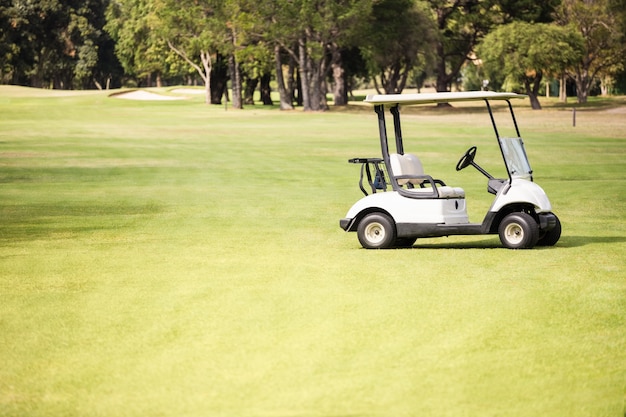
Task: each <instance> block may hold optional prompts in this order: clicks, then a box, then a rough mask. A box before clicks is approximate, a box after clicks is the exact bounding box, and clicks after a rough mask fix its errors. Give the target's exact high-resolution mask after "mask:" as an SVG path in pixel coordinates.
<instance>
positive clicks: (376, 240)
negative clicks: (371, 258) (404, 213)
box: [357, 213, 396, 249]
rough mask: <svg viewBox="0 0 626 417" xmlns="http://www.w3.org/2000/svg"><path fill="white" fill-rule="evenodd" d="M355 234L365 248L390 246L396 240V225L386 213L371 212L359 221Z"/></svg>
mask: <svg viewBox="0 0 626 417" xmlns="http://www.w3.org/2000/svg"><path fill="white" fill-rule="evenodd" d="M357 236H358V237H359V242H361V245H362V246H363V247H364V248H365V249H387V248H391V247H393V244H394V243H395V241H396V226H395V224H394V222H393V220H392V219H391V218H390V217H389V216H387V215H386V214H383V213H371V214H368V215H367V216H365V217H364V218H363V220H361V221H360V222H359V227H358V228H357Z"/></svg>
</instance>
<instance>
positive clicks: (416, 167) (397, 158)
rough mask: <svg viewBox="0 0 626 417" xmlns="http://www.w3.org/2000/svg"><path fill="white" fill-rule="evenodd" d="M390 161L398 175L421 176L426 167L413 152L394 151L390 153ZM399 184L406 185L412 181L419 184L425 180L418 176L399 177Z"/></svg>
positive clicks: (395, 173)
mask: <svg viewBox="0 0 626 417" xmlns="http://www.w3.org/2000/svg"><path fill="white" fill-rule="evenodd" d="M389 161H390V162H391V170H392V171H393V175H394V176H396V177H401V176H420V175H424V168H423V167H422V162H421V161H420V160H419V158H418V157H417V156H415V155H413V154H411V153H405V154H404V155H400V154H397V153H392V154H391V155H389ZM397 181H398V185H405V184H406V183H408V182H410V183H411V184H414V185H419V184H421V183H423V182H424V179H423V178H422V179H417V178H399V179H397Z"/></svg>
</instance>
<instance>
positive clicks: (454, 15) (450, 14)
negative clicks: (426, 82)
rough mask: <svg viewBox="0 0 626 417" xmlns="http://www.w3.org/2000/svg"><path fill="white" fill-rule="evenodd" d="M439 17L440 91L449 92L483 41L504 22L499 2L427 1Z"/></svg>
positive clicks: (438, 56) (472, 0) (438, 78)
mask: <svg viewBox="0 0 626 417" xmlns="http://www.w3.org/2000/svg"><path fill="white" fill-rule="evenodd" d="M427 2H428V4H429V5H430V8H431V10H432V12H433V13H434V16H435V22H436V25H437V31H438V35H437V40H436V44H435V48H434V50H435V54H436V66H435V67H436V74H437V85H436V88H437V91H449V90H450V86H451V85H452V83H453V82H455V80H456V79H457V78H458V77H459V74H460V71H461V69H462V68H463V65H464V64H465V62H466V61H467V60H468V59H470V56H471V53H472V52H473V50H474V48H475V46H476V45H477V44H478V42H479V41H480V39H481V38H482V37H483V36H484V35H485V34H486V33H487V32H488V31H489V29H490V28H491V26H492V25H493V24H494V23H495V22H498V20H500V18H501V16H500V15H499V13H498V8H497V7H495V6H496V4H495V0H427Z"/></svg>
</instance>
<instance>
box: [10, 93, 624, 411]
mask: <svg viewBox="0 0 626 417" xmlns="http://www.w3.org/2000/svg"><path fill="white" fill-rule="evenodd" d="M22 91H23V90H21V89H16V88H13V87H11V88H8V89H7V87H0V110H1V111H2V114H3V116H2V118H1V119H0V216H1V217H0V219H1V220H0V332H1V333H2V337H0V415H1V416H51V415H65V416H81V417H82V416H116V417H117V416H147V415H151V416H292V415H293V416H340V415H375V416H383V415H384V416H415V415H437V416H456V415H465V416H481V417H482V416H490V415H493V416H496V415H507V416H533V417H535V416H541V415H544V416H567V417H572V416H581V417H582V416H622V415H623V413H624V394H625V392H624V386H625V385H624V380H625V379H624V377H625V375H626V372H625V371H626V355H625V353H624V352H626V337H625V333H624V329H625V327H624V326H625V313H624V312H625V311H626V302H625V300H626V298H625V295H626V293H625V289H626V284H625V282H624V277H625V276H626V273H625V270H624V265H625V264H626V262H625V261H626V257H625V255H624V250H625V249H626V243H625V242H626V237H625V236H626V228H625V226H624V223H623V217H624V214H625V209H624V207H625V205H624V204H625V202H626V186H625V185H624V179H625V178H624V168H625V165H626V164H625V163H624V153H625V151H626V142H624V141H625V140H626V137H625V136H624V133H623V132H624V131H626V129H625V128H626V121H625V118H624V117H621V116H620V115H619V113H618V112H619V111H620V110H619V108H618V109H617V110H616V109H606V108H604V107H602V108H601V109H600V110H594V109H593V108H592V107H593V106H591V107H590V108H589V109H584V110H581V111H579V112H578V116H579V118H578V119H577V126H576V127H572V126H571V123H570V122H571V110H561V109H551V108H550V107H551V106H546V107H547V109H546V110H544V111H542V112H535V111H531V110H529V109H527V103H524V102H521V101H520V102H519V105H520V111H519V113H518V119H519V122H520V128H521V130H522V135H523V137H524V138H525V142H526V146H527V151H528V153H529V158H530V160H531V164H532V166H533V169H534V171H535V179H536V181H537V182H538V183H539V184H540V185H541V186H542V187H543V188H544V189H545V190H546V191H547V193H548V195H549V196H550V198H551V201H552V204H553V206H554V210H555V212H556V213H557V214H558V215H559V217H560V218H561V220H562V222H563V228H564V230H563V236H562V238H561V240H560V242H559V243H558V244H557V245H556V246H555V247H552V248H538V249H535V250H530V251H511V250H506V249H503V248H501V245H500V242H499V240H498V238H497V236H487V237H471V236H470V237H453V238H440V239H430V240H429V239H423V240H418V242H417V243H416V246H415V247H414V248H412V249H408V250H390V251H367V250H363V249H360V246H359V244H358V241H357V239H356V236H355V235H354V234H347V233H344V232H343V231H341V229H340V228H339V226H338V221H339V219H340V218H341V217H343V216H344V215H345V212H346V211H347V209H348V208H349V207H350V205H351V204H352V203H354V202H355V201H356V200H357V199H358V198H360V191H359V190H358V187H357V181H358V167H357V166H355V165H351V164H348V163H347V160H348V158H351V157H354V156H376V155H378V154H379V152H380V151H379V148H378V139H377V124H376V119H375V116H374V114H373V112H370V111H363V110H362V109H360V110H355V111H347V110H340V109H333V110H332V111H331V112H329V113H315V114H303V113H302V112H300V111H294V112H280V111H277V110H276V109H275V108H272V109H265V108H262V107H260V106H258V107H254V108H252V107H249V108H247V109H245V110H243V111H233V110H231V109H229V110H228V111H225V110H224V107H213V106H212V107H207V106H204V105H203V104H202V98H201V97H193V98H190V99H189V100H183V101H172V102H132V101H123V100H117V99H113V98H108V97H107V95H106V94H103V93H95V94H93V95H89V94H81V95H77V96H69V97H66V96H63V97H53V96H46V95H45V93H46V92H38V93H37V94H35V92H33V91H31V90H27V93H24V94H22ZM39 95H43V97H34V96H39ZM467 110H471V113H470V115H469V116H468V115H467V113H464V112H460V111H457V110H452V111H444V112H440V111H439V112H438V111H434V110H432V109H427V110H412V109H410V110H409V109H407V113H408V114H409V115H408V117H407V118H406V122H407V124H406V127H405V136H406V138H407V146H409V148H407V150H410V151H411V152H415V153H417V154H419V155H420V156H422V159H423V162H424V165H425V166H426V168H427V170H429V171H430V172H432V173H434V174H435V175H436V176H437V177H441V178H443V179H444V180H446V182H448V183H450V184H451V185H455V186H457V185H458V186H462V187H463V188H465V190H466V192H467V195H468V204H469V207H470V215H471V217H472V220H473V221H481V220H482V216H484V213H485V212H486V210H487V209H488V207H489V204H490V202H491V198H492V196H490V195H489V194H488V193H487V192H486V181H485V180H484V177H482V176H481V174H479V173H478V172H476V171H471V170H470V168H468V169H467V170H464V171H461V172H456V171H455V170H454V165H455V164H456V162H457V160H458V158H459V157H460V156H461V155H462V153H463V152H464V151H465V150H466V149H467V148H468V147H469V146H471V145H477V146H479V152H478V157H477V162H478V163H480V164H484V165H485V167H486V168H488V169H489V170H493V171H494V173H495V172H496V171H497V170H498V169H501V168H500V167H499V161H498V150H497V148H495V138H494V137H493V133H492V132H491V131H490V130H489V125H488V123H489V120H488V118H487V117H486V116H485V115H484V114H482V113H480V112H479V111H478V110H475V111H474V110H472V109H467Z"/></svg>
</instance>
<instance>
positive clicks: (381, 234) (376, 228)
mask: <svg viewBox="0 0 626 417" xmlns="http://www.w3.org/2000/svg"><path fill="white" fill-rule="evenodd" d="M364 235H365V237H366V238H367V240H369V241H370V242H371V243H373V244H376V243H380V242H382V241H383V240H384V239H385V228H384V227H383V225H382V224H380V223H376V222H374V223H370V224H368V225H367V227H366V228H365V233H364Z"/></svg>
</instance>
